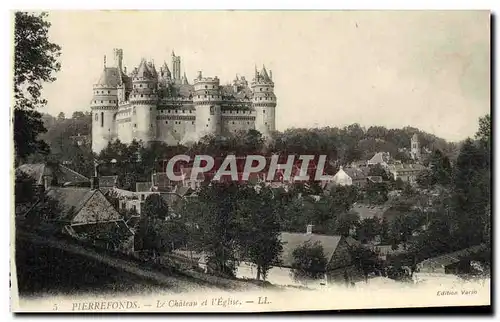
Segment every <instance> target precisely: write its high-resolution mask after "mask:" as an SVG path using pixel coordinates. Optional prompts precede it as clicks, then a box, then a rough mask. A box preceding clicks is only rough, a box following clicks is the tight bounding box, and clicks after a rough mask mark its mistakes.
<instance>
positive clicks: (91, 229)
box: [71, 220, 134, 239]
mask: <svg viewBox="0 0 500 322" xmlns="http://www.w3.org/2000/svg"><path fill="white" fill-rule="evenodd" d="M71 228H72V229H73V230H74V231H75V232H76V233H77V234H86V235H89V236H90V237H92V238H94V239H109V235H110V233H111V234H116V235H119V236H132V235H133V234H134V233H133V232H132V231H131V230H130V227H129V226H128V225H127V224H126V223H125V221H123V220H118V221H110V222H102V223H99V224H98V225H95V224H89V225H76V226H71Z"/></svg>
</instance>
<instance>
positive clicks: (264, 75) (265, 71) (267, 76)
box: [260, 66, 271, 81]
mask: <svg viewBox="0 0 500 322" xmlns="http://www.w3.org/2000/svg"><path fill="white" fill-rule="evenodd" d="M260 77H262V78H263V79H264V80H265V81H271V79H270V78H269V75H268V74H267V70H266V67H265V66H262V70H261V71H260Z"/></svg>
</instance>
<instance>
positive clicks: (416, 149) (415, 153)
mask: <svg viewBox="0 0 500 322" xmlns="http://www.w3.org/2000/svg"><path fill="white" fill-rule="evenodd" d="M411 157H412V159H413V160H420V143H419V141H418V135H417V133H415V134H413V136H412V138H411Z"/></svg>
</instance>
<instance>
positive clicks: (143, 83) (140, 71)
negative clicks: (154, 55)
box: [130, 59, 158, 143]
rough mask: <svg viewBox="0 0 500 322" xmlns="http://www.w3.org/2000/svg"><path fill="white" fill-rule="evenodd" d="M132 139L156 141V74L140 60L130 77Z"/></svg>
mask: <svg viewBox="0 0 500 322" xmlns="http://www.w3.org/2000/svg"><path fill="white" fill-rule="evenodd" d="M130 103H131V105H132V118H131V120H132V137H133V138H135V139H136V140H137V141H143V142H144V143H147V142H150V141H152V140H155V139H156V105H157V103H158V93H157V73H156V71H155V70H154V66H153V65H152V64H148V63H147V62H146V60H145V59H142V61H141V64H140V65H139V67H138V68H137V70H135V71H134V73H133V75H132V92H131V93H130Z"/></svg>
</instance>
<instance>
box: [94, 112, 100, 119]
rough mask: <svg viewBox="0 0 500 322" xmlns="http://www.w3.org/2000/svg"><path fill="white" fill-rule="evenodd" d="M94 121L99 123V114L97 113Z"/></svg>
mask: <svg viewBox="0 0 500 322" xmlns="http://www.w3.org/2000/svg"><path fill="white" fill-rule="evenodd" d="M94 119H95V120H96V121H99V114H97V113H95V117H94Z"/></svg>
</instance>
